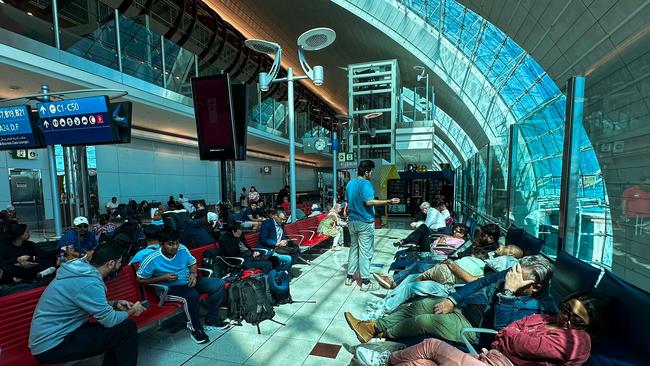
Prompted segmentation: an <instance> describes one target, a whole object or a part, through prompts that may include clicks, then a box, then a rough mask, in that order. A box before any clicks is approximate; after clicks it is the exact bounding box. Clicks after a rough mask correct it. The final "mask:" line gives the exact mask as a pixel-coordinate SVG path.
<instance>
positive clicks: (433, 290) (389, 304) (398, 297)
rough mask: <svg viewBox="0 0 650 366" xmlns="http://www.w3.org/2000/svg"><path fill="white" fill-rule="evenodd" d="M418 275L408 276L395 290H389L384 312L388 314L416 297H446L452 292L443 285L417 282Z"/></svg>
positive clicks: (434, 282) (433, 282) (451, 289)
mask: <svg viewBox="0 0 650 366" xmlns="http://www.w3.org/2000/svg"><path fill="white" fill-rule="evenodd" d="M418 277H420V274H419V273H416V274H412V275H409V276H408V277H406V278H405V279H404V281H402V283H400V284H399V286H397V287H396V288H395V289H393V290H391V291H390V292H389V293H388V295H387V296H386V297H385V298H384V307H383V309H384V312H385V313H390V312H392V311H393V310H395V309H397V307H398V306H400V305H402V304H403V303H404V302H405V301H407V300H410V299H412V298H414V297H416V296H436V297H445V298H446V297H447V296H448V295H449V293H450V292H453V291H454V288H453V286H449V285H443V284H440V283H438V282H436V281H417V282H415V279H416V278H418Z"/></svg>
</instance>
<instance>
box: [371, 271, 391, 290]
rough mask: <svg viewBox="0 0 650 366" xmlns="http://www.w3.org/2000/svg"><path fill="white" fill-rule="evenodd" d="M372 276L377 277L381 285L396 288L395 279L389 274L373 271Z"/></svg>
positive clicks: (389, 288)
mask: <svg viewBox="0 0 650 366" xmlns="http://www.w3.org/2000/svg"><path fill="white" fill-rule="evenodd" d="M372 276H373V277H374V278H375V280H376V281H377V283H378V284H379V286H381V287H383V288H385V289H387V290H391V289H394V288H395V282H393V280H392V279H391V278H390V277H389V276H386V275H382V274H379V273H373V274H372Z"/></svg>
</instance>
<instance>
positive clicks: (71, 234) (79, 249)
mask: <svg viewBox="0 0 650 366" xmlns="http://www.w3.org/2000/svg"><path fill="white" fill-rule="evenodd" d="M72 223H73V225H74V226H75V227H74V229H70V230H68V231H66V232H65V234H63V236H62V237H61V239H59V244H58V247H59V249H60V250H61V251H62V252H63V254H65V257H66V259H75V258H80V257H83V256H85V255H86V253H87V252H91V253H92V251H93V249H95V247H96V246H97V240H96V239H95V234H93V233H92V232H89V231H88V219H87V218H85V217H83V216H78V217H75V219H74V220H73V221H72Z"/></svg>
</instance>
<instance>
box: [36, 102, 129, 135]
mask: <svg viewBox="0 0 650 366" xmlns="http://www.w3.org/2000/svg"><path fill="white" fill-rule="evenodd" d="M36 108H37V109H38V116H39V120H38V126H39V128H40V129H41V131H43V137H44V139H45V143H46V144H48V145H54V144H60V145H88V144H93V143H105V142H113V141H115V133H116V131H115V126H114V125H113V121H112V119H111V117H110V116H109V114H108V98H107V97H106V96H97V97H89V98H80V99H68V100H62V101H56V102H48V103H39V104H37V105H36Z"/></svg>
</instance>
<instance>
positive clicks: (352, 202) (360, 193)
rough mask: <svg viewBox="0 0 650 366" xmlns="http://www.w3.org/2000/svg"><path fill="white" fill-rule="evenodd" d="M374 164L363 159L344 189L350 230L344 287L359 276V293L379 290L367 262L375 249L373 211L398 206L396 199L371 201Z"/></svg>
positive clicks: (372, 198) (373, 195) (373, 194)
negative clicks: (358, 274) (371, 277)
mask: <svg viewBox="0 0 650 366" xmlns="http://www.w3.org/2000/svg"><path fill="white" fill-rule="evenodd" d="M374 168H375V163H373V162H372V161H370V160H363V161H362V162H361V163H359V168H358V169H357V175H358V176H357V178H356V179H352V180H350V181H349V182H348V184H347V186H346V187H345V200H346V201H347V203H348V228H349V230H350V254H349V257H348V276H347V278H346V279H345V284H346V285H347V286H349V285H351V284H352V282H353V280H352V277H353V276H354V274H355V273H356V272H357V270H358V271H359V273H360V275H361V282H362V283H361V291H374V290H377V289H379V287H378V286H377V284H376V283H372V282H370V261H371V260H372V256H373V254H374V247H375V208H374V207H373V206H382V205H388V204H393V205H396V204H398V203H399V198H391V199H390V200H377V199H375V190H374V189H373V188H372V184H371V183H370V178H371V177H372V171H373V169H374Z"/></svg>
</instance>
